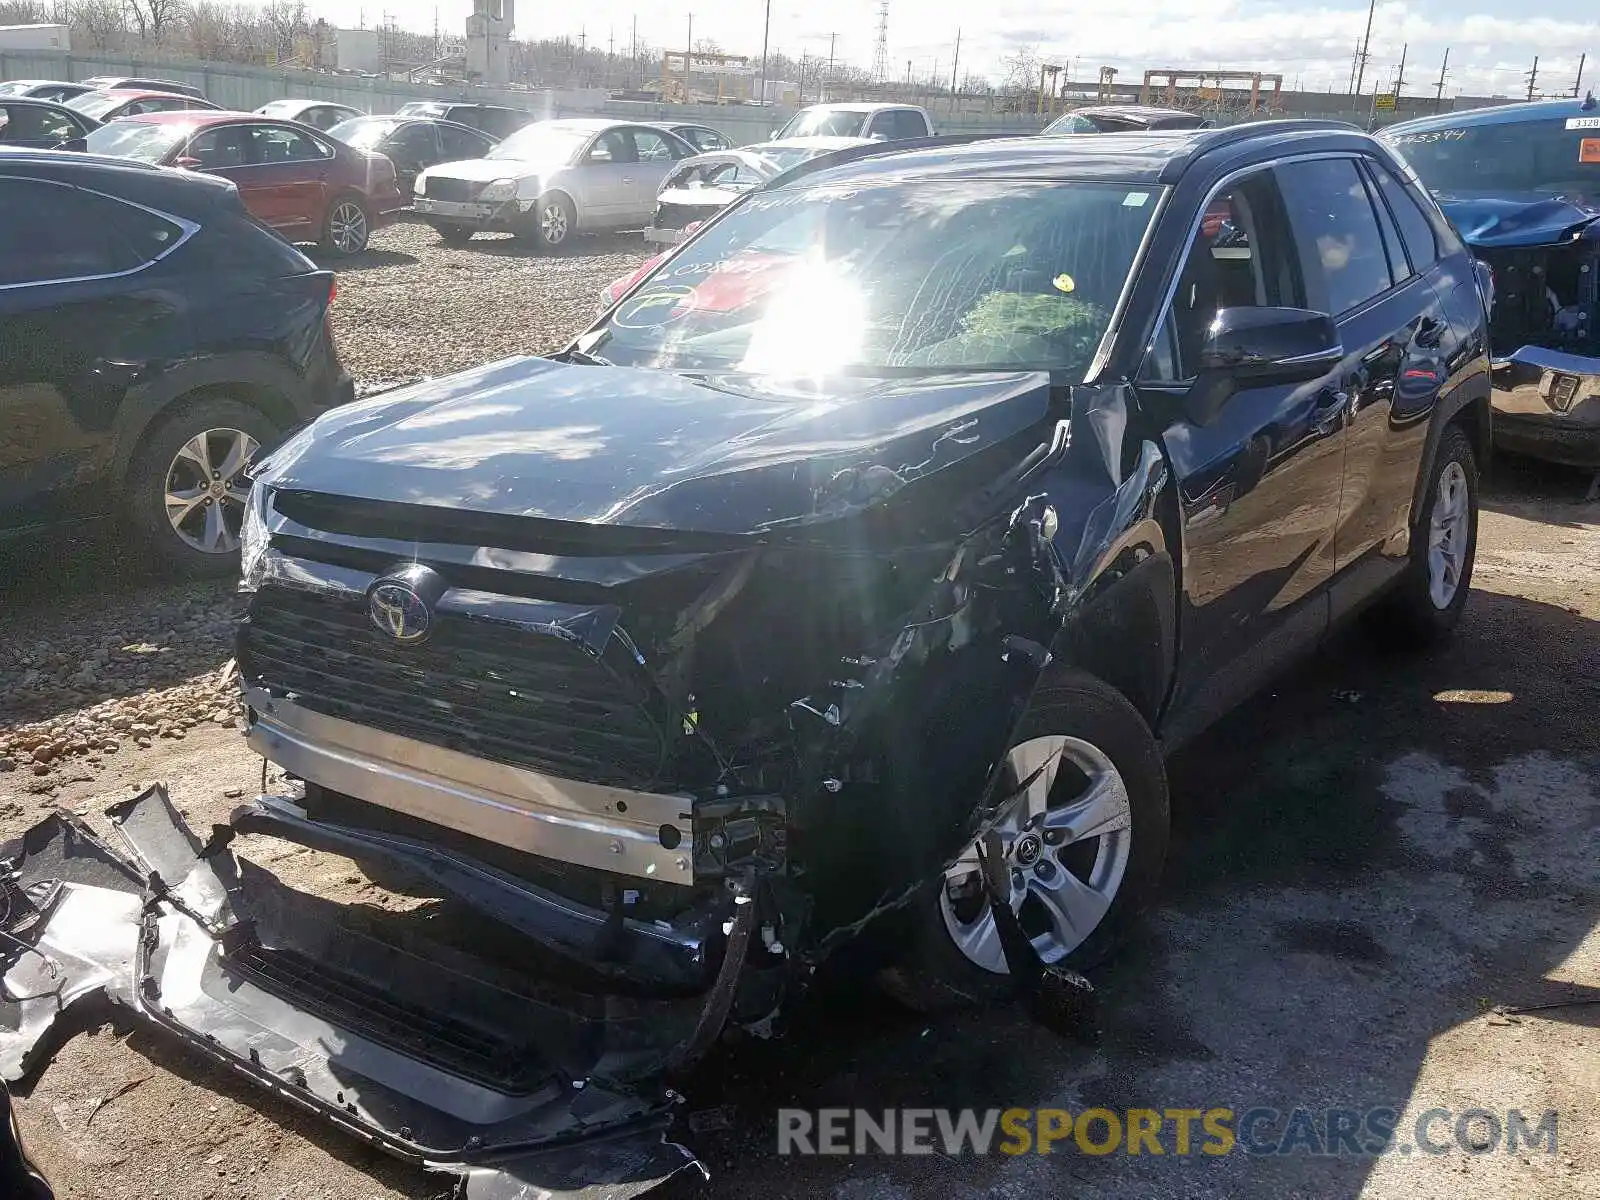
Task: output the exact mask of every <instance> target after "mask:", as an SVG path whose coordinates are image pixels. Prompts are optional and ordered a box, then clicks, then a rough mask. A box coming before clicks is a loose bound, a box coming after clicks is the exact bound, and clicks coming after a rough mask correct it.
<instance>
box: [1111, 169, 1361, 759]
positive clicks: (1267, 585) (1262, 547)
mask: <svg viewBox="0 0 1600 1200" xmlns="http://www.w3.org/2000/svg"><path fill="white" fill-rule="evenodd" d="M1250 306H1284V307H1293V308H1304V307H1306V288H1305V283H1304V280H1303V277H1302V271H1301V267H1300V260H1299V258H1298V256H1297V254H1296V249H1295V241H1294V235H1293V230H1292V229H1291V227H1290V225H1289V222H1288V220H1287V216H1286V213H1285V208H1284V203H1283V198H1282V195H1281V193H1280V191H1279V188H1278V183H1277V180H1276V178H1275V176H1274V175H1273V173H1272V171H1271V170H1270V169H1263V170H1262V171H1260V172H1258V173H1255V174H1252V175H1248V176H1245V177H1244V178H1242V179H1240V180H1238V181H1236V182H1234V183H1231V184H1229V185H1227V186H1225V187H1224V189H1223V190H1222V191H1221V192H1220V193H1218V194H1217V195H1216V196H1215V197H1213V198H1212V200H1211V201H1210V202H1209V203H1208V205H1207V207H1206V210H1205V213H1204V214H1203V216H1202V217H1201V220H1200V227H1199V229H1198V230H1197V231H1196V234H1195V236H1194V238H1193V239H1192V241H1191V243H1190V248H1189V251H1188V253H1187V255H1186V256H1185V259H1184V262H1183V264H1182V267H1181V268H1180V272H1179V275H1178V279H1177V283H1176V287H1175V289H1174V291H1173V295H1172V298H1171V300H1170V301H1169V303H1168V306H1167V309H1166V311H1165V312H1164V314H1163V316H1162V319H1161V323H1160V324H1159V325H1158V327H1157V331H1156V337H1155V340H1154V343H1153V345H1152V347H1151V350H1150V352H1149V354H1148V355H1147V358H1146V360H1145V363H1144V366H1143V368H1142V369H1141V372H1140V381H1139V393H1140V397H1141V407H1143V408H1144V410H1145V411H1146V412H1148V413H1151V414H1159V417H1158V419H1160V420H1164V421H1165V422H1167V424H1166V428H1165V430H1164V431H1163V433H1162V441H1163V443H1164V445H1165V448H1166V452H1167V457H1168V459H1169V461H1170V462H1171V464H1172V467H1173V471H1174V474H1175V475H1176V477H1177V483H1178V496H1179V506H1180V514H1179V516H1180V520H1181V521H1182V525H1183V543H1184V567H1183V595H1182V598H1181V605H1182V608H1181V615H1180V618H1179V628H1180V630H1182V635H1181V636H1182V639H1183V649H1184V652H1183V655H1182V656H1181V658H1180V661H1179V667H1178V678H1177V681H1176V685H1175V690H1174V693H1173V696H1172V700H1171V704H1170V715H1169V717H1168V721H1167V725H1168V729H1169V730H1170V731H1171V732H1170V733H1169V736H1170V737H1171V738H1172V740H1174V741H1180V740H1182V738H1183V737H1184V736H1185V735H1187V734H1188V733H1190V732H1194V731H1196V730H1197V729H1199V728H1202V727H1203V726H1204V725H1206V724H1208V723H1209V722H1210V720H1211V719H1213V718H1214V717H1215V716H1217V715H1220V713H1222V712H1225V711H1227V709H1229V708H1231V707H1232V706H1233V704H1234V703H1236V702H1237V701H1238V700H1240V699H1242V698H1243V697H1244V696H1246V695H1249V694H1250V693H1252V692H1254V691H1255V690H1256V688H1257V686H1258V685H1259V683H1260V681H1261V679H1262V678H1263V677H1264V676H1265V675H1268V674H1270V673H1272V671H1274V670H1275V669H1276V667H1277V666H1278V665H1280V664H1281V663H1282V662H1283V661H1284V660H1286V659H1288V658H1292V657H1293V656H1294V655H1295V654H1297V653H1298V652H1299V651H1301V650H1302V649H1303V648H1304V647H1305V646H1307V645H1308V644H1310V643H1313V642H1315V641H1316V640H1317V639H1319V638H1320V637H1321V636H1322V634H1323V633H1324V632H1325V630H1326V628H1327V625H1328V620H1329V598H1328V584H1329V582H1330V580H1331V578H1332V575H1333V569H1334V562H1335V557H1334V531H1335V528H1336V526H1337V524H1338V517H1339V497H1340V488H1341V486H1342V481H1343V470H1344V439H1345V426H1344V420H1343V415H1344V410H1345V406H1344V403H1343V399H1342V396H1341V394H1340V392H1339V389H1338V383H1337V373H1331V374H1329V375H1328V376H1326V377H1324V378H1321V379H1317V380H1312V381H1310V382H1307V383H1296V384H1284V385H1268V386H1251V385H1241V386H1240V388H1239V390H1238V391H1236V392H1234V393H1233V395H1232V396H1230V397H1229V398H1228V399H1227V400H1226V401H1225V402H1224V404H1223V405H1222V408H1221V410H1220V411H1219V412H1217V414H1216V415H1215V416H1214V417H1213V418H1211V419H1210V420H1207V421H1206V422H1205V423H1204V424H1197V423H1195V422H1194V421H1193V420H1191V419H1190V417H1189V416H1188V415H1187V414H1186V412H1185V407H1184V401H1185V398H1186V396H1187V395H1188V392H1189V390H1190V388H1191V387H1192V386H1193V383H1194V380H1195V376H1196V374H1197V369H1198V360H1199V354H1200V349H1201V346H1202V343H1203V341H1204V337H1205V332H1206V329H1207V327H1208V326H1209V325H1210V324H1211V321H1212V318H1213V317H1214V315H1215V314H1216V312H1217V311H1218V310H1219V309H1223V308H1241V307H1250Z"/></svg>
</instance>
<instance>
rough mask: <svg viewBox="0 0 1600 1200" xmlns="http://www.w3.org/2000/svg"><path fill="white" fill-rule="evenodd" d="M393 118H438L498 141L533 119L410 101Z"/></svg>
mask: <svg viewBox="0 0 1600 1200" xmlns="http://www.w3.org/2000/svg"><path fill="white" fill-rule="evenodd" d="M394 115H395V116H397V117H438V118H440V119H441V120H444V121H454V122H455V123H456V124H457V125H468V126H471V127H472V128H473V129H476V130H478V131H479V132H480V133H487V134H488V135H489V136H490V137H492V138H494V139H495V140H496V141H499V140H500V139H501V138H504V137H510V136H511V135H512V134H513V133H515V132H516V131H517V130H519V129H521V128H522V127H523V126H524V125H527V124H530V123H532V122H533V121H534V120H535V119H536V118H535V117H534V115H533V114H532V113H531V112H527V111H525V110H523V109H520V108H505V107H503V106H502V105H498V104H466V103H462V104H456V103H452V102H451V101H448V100H413V101H411V102H410V103H408V104H402V105H401V106H400V107H399V108H398V109H396V110H395V114H394Z"/></svg>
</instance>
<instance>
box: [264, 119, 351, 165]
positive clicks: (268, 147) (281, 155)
mask: <svg viewBox="0 0 1600 1200" xmlns="http://www.w3.org/2000/svg"><path fill="white" fill-rule="evenodd" d="M250 146H251V152H250V161H251V162H253V163H285V162H310V161H313V160H316V159H323V158H328V157H331V156H330V154H329V152H328V151H327V150H325V149H323V147H322V145H321V144H320V143H318V142H316V141H314V140H313V139H311V138H309V137H307V136H306V135H305V134H303V133H300V132H299V131H298V130H294V129H290V128H289V127H288V126H287V125H255V126H252V127H251V129H250Z"/></svg>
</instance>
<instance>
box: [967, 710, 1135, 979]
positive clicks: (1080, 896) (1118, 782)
mask: <svg viewBox="0 0 1600 1200" xmlns="http://www.w3.org/2000/svg"><path fill="white" fill-rule="evenodd" d="M1006 770H1007V775H1008V779H1007V780H1003V781H1002V784H1001V786H1003V787H1005V786H1009V787H1010V788H1011V789H1012V790H1017V789H1020V794H1019V795H1018V796H1017V798H1016V800H1015V802H1014V803H1013V804H1012V806H1011V808H1010V810H1009V811H1008V812H1007V813H1006V814H1005V816H1004V817H1003V818H1002V820H1001V821H1000V822H999V824H998V825H997V827H996V830H995V834H996V837H995V840H994V841H992V842H990V843H989V844H990V845H997V846H998V848H999V852H1000V853H1001V854H1002V855H1003V859H1004V864H1005V870H1006V874H1007V877H1008V881H1009V887H1010V893H1011V908H1012V911H1014V912H1015V913H1016V914H1017V920H1018V922H1019V924H1021V926H1022V929H1023V932H1024V933H1026V934H1027V935H1028V937H1029V939H1030V940H1031V941H1032V942H1033V948H1034V951H1035V952H1036V953H1037V954H1038V955H1039V957H1040V959H1042V960H1043V961H1044V962H1047V963H1048V962H1058V961H1060V960H1061V959H1063V958H1065V957H1066V956H1067V955H1069V954H1071V953H1072V952H1073V951H1074V950H1076V949H1077V948H1078V947H1079V946H1081V945H1082V944H1083V943H1084V941H1085V940H1087V939H1088V937H1089V936H1090V934H1092V933H1093V932H1094V930H1095V928H1096V926H1098V925H1099V924H1100V922H1101V920H1102V919H1103V918H1104V917H1105V915H1106V913H1107V911H1108V910H1109V909H1110V908H1111V903H1112V901H1113V900H1114V899H1115V898H1116V895H1117V890H1118V888H1120V887H1121V886H1122V879H1123V876H1124V875H1125V874H1126V872H1127V869H1128V860H1129V858H1130V856H1131V853H1132V849H1133V812H1132V806H1131V803H1130V801H1129V797H1128V788H1127V784H1126V783H1125V782H1124V781H1123V778H1122V776H1121V774H1120V773H1119V772H1118V771H1117V768H1116V766H1115V765H1114V764H1113V763H1112V762H1111V759H1110V758H1109V757H1107V755H1106V754H1105V753H1104V751H1102V750H1100V749H1099V748H1098V747H1096V746H1093V745H1091V744H1090V743H1088V742H1085V741H1082V740H1080V739H1078V738H1071V737H1061V736H1051V737H1039V738H1033V739H1032V740H1030V741H1026V742H1023V743H1022V744H1021V745H1019V746H1017V747H1016V748H1014V749H1013V750H1012V751H1011V752H1010V754H1009V755H1008V756H1007V762H1006ZM939 908H940V912H941V914H942V915H943V917H944V924H945V929H946V931H947V932H948V933H949V935H950V937H951V940H952V941H954V942H955V944H956V947H957V948H958V949H959V950H960V951H961V953H962V954H963V955H964V956H965V957H966V958H967V960H968V961H970V962H971V963H973V964H974V965H975V966H978V967H981V968H983V969H984V970H986V971H990V972H993V973H995V974H997V975H1003V974H1006V973H1007V968H1006V960H1005V953H1004V951H1003V950H1002V948H1001V945H1000V934H999V930H998V929H997V927H996V925H995V920H994V913H993V911H992V909H991V908H990V905H989V900H988V896H987V892H986V891H985V889H984V886H983V874H982V867H981V865H980V862H979V859H978V847H977V843H974V844H973V845H972V846H970V847H968V848H967V850H966V852H965V853H964V854H963V855H962V856H961V857H960V858H959V859H958V860H957V861H956V862H955V864H954V865H953V866H952V867H951V868H950V869H949V870H948V871H947V872H946V873H945V880H944V887H943V888H942V889H941V891H940V895H939Z"/></svg>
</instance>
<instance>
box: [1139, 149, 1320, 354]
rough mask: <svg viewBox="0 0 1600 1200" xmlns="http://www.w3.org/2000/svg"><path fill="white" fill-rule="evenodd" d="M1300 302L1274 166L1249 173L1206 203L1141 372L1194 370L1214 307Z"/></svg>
mask: <svg viewBox="0 0 1600 1200" xmlns="http://www.w3.org/2000/svg"><path fill="white" fill-rule="evenodd" d="M1304 304H1305V288H1304V286H1303V284H1302V282H1301V279H1300V273H1299V271H1298V269H1297V263H1296V258H1295V253H1294V246H1293V241H1292V239H1291V237H1290V235H1289V232H1288V230H1287V229H1286V228H1285V225H1284V220H1283V210H1282V201H1281V199H1280V197H1279V194H1278V189H1277V185H1276V183H1275V182H1274V180H1273V177H1272V172H1271V171H1270V170H1263V171H1260V172H1258V173H1257V174H1254V175H1249V176H1246V177H1245V178H1244V179H1241V180H1239V181H1238V182H1236V183H1233V184H1230V185H1229V186H1228V187H1226V188H1224V189H1223V190H1222V191H1220V192H1218V193H1217V195H1216V196H1214V197H1213V198H1212V199H1211V201H1210V202H1209V203H1208V204H1207V205H1206V209H1205V212H1204V213H1203V214H1202V215H1201V217H1200V228H1199V230H1198V231H1197V232H1196V234H1195V236H1194V240H1193V241H1192V242H1191V243H1190V244H1189V250H1188V252H1187V253H1186V254H1185V256H1184V260H1183V266H1182V268H1181V269H1180V271H1179V274H1178V282H1177V286H1176V287H1175V288H1174V289H1173V295H1172V304H1171V307H1170V308H1169V309H1168V310H1167V312H1166V313H1165V314H1163V317H1162V323H1161V325H1160V327H1159V328H1158V329H1157V332H1156V338H1155V342H1154V344H1153V345H1152V346H1151V348H1150V353H1149V354H1148V356H1147V357H1146V359H1145V363H1144V367H1143V370H1142V371H1141V372H1140V377H1141V378H1143V379H1145V380H1148V381H1150V382H1153V383H1179V382H1182V381H1184V380H1187V379H1192V378H1194V376H1195V374H1196V372H1197V371H1198V368H1199V361H1200V350H1201V347H1202V346H1203V344H1204V342H1205V334H1206V330H1207V329H1208V328H1209V327H1210V325H1211V322H1212V320H1213V318H1215V316H1216V314H1217V312H1218V310H1219V309H1224V308H1252V307H1256V306H1259V305H1267V306H1274V305H1283V306H1288V307H1301V306H1303V305H1304Z"/></svg>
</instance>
